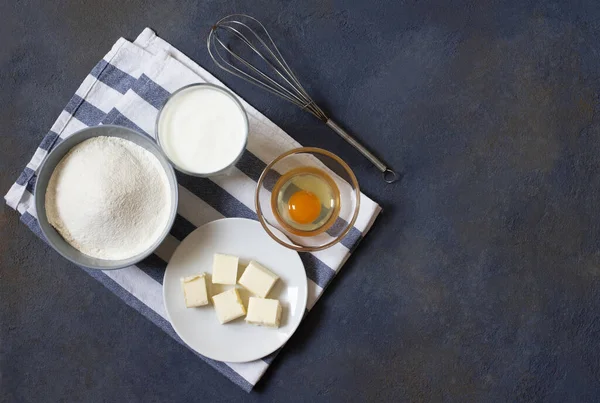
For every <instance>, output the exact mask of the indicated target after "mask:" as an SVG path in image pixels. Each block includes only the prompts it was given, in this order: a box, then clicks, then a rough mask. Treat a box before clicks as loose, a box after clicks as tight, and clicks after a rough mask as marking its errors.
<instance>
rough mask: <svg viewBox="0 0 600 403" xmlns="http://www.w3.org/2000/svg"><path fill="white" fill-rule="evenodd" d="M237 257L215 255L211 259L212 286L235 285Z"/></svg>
mask: <svg viewBox="0 0 600 403" xmlns="http://www.w3.org/2000/svg"><path fill="white" fill-rule="evenodd" d="M239 260H240V259H239V258H238V257H237V256H230V255H222V254H220V253H215V255H214V257H213V272H212V282H213V284H228V285H235V283H237V272H238V261H239Z"/></svg>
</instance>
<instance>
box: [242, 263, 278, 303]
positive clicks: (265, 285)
mask: <svg viewBox="0 0 600 403" xmlns="http://www.w3.org/2000/svg"><path fill="white" fill-rule="evenodd" d="M278 279H279V277H278V276H277V275H276V274H274V273H273V272H272V271H270V270H269V269H267V268H266V267H264V266H262V265H261V264H260V263H257V262H255V261H254V260H253V261H251V262H250V264H249V265H248V267H246V270H244V274H242V277H240V281H239V283H240V284H241V285H243V286H244V288H246V289H247V290H248V291H250V292H251V293H252V294H254V295H256V296H257V297H261V298H264V297H266V296H267V294H268V293H269V291H271V288H273V285H274V284H275V283H276V282H277V280H278Z"/></svg>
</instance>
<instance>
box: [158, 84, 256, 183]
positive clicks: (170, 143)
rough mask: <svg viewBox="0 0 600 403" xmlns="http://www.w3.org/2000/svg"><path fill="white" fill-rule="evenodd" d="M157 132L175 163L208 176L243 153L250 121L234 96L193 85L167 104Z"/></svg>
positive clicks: (167, 153)
mask: <svg viewBox="0 0 600 403" xmlns="http://www.w3.org/2000/svg"><path fill="white" fill-rule="evenodd" d="M157 135H158V136H159V141H160V145H161V147H162V148H163V150H164V152H165V154H166V155H167V156H168V157H169V159H170V160H171V161H172V162H173V163H174V164H175V165H177V166H178V167H179V168H181V169H183V170H185V171H188V172H191V173H195V174H205V175H206V174H211V173H214V172H217V171H220V170H222V169H224V168H226V167H227V166H229V165H230V164H231V163H232V162H234V161H235V159H236V158H237V157H238V156H239V155H240V154H241V152H242V151H243V149H244V146H245V144H246V136H247V123H246V120H245V116H244V113H243V112H242V110H240V107H239V106H238V104H237V103H236V102H235V101H234V100H233V99H231V97H230V96H228V95H227V94H225V93H223V92H221V91H219V90H218V89H215V88H213V87H210V86H193V87H190V88H187V89H185V90H182V91H181V92H179V93H177V94H176V95H174V96H173V97H172V98H170V99H169V101H168V102H167V103H166V105H165V106H164V108H163V110H162V112H161V115H160V119H159V122H158V133H157Z"/></svg>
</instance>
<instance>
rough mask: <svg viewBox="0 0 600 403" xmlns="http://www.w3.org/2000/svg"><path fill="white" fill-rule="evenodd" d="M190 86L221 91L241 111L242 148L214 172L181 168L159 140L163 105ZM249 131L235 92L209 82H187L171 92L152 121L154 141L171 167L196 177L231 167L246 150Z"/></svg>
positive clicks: (242, 108)
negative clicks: (242, 123) (226, 163)
mask: <svg viewBox="0 0 600 403" xmlns="http://www.w3.org/2000/svg"><path fill="white" fill-rule="evenodd" d="M192 87H205V88H212V89H214V90H217V91H220V92H222V93H223V94H225V95H227V96H228V97H229V98H231V100H232V101H233V102H234V103H235V104H236V105H237V107H238V108H239V109H240V111H241V112H242V116H243V118H244V144H243V146H242V148H241V149H240V152H239V154H238V155H237V157H235V159H234V160H233V161H232V162H231V163H230V164H228V165H227V166H226V167H224V168H221V169H219V170H217V171H214V172H209V173H197V172H190V171H188V170H186V169H183V168H182V167H180V166H179V165H177V164H176V163H175V162H174V161H173V160H172V159H171V157H169V154H168V153H167V152H166V150H165V147H163V145H162V143H161V142H160V133H159V130H158V127H159V123H160V117H161V116H162V113H163V111H164V109H165V107H166V106H167V105H168V103H169V101H171V99H173V98H174V97H175V96H176V95H178V94H179V93H180V92H183V91H185V90H188V89H190V88H192ZM249 131H250V128H249V123H248V114H247V113H246V110H245V109H244V107H243V106H242V103H241V102H240V101H238V99H237V98H236V97H235V94H234V93H233V92H231V91H229V90H228V89H227V88H223V87H219V86H218V85H215V84H210V83H194V84H188V85H185V86H183V87H181V88H179V89H178V90H177V91H175V92H173V93H172V94H171V95H169V97H168V98H167V100H166V101H165V103H164V104H163V106H161V107H160V110H159V111H158V115H157V116H156V122H154V132H155V133H156V143H157V144H158V146H159V147H160V149H161V150H162V153H163V154H164V156H165V157H166V158H167V160H168V161H169V163H170V164H171V165H172V166H173V168H175V169H176V170H178V171H179V172H181V173H184V174H186V175H190V176H196V177H199V178H207V177H209V176H213V175H219V174H222V173H223V172H225V171H227V170H228V169H229V168H231V167H232V166H234V165H235V164H237V162H238V161H239V160H240V158H241V157H242V154H244V151H246V146H247V145H248V132H249Z"/></svg>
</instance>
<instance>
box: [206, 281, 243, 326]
mask: <svg viewBox="0 0 600 403" xmlns="http://www.w3.org/2000/svg"><path fill="white" fill-rule="evenodd" d="M212 299H213V304H214V305H215V310H216V311H217V318H219V322H221V324H224V323H227V322H231V321H232V320H234V319H237V318H239V317H241V316H244V315H245V314H246V308H244V304H243V303H242V300H241V299H240V294H238V290H237V289H235V288H232V289H231V290H227V291H225V292H222V293H220V294H217V295H215V296H214V297H213V298H212Z"/></svg>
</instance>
